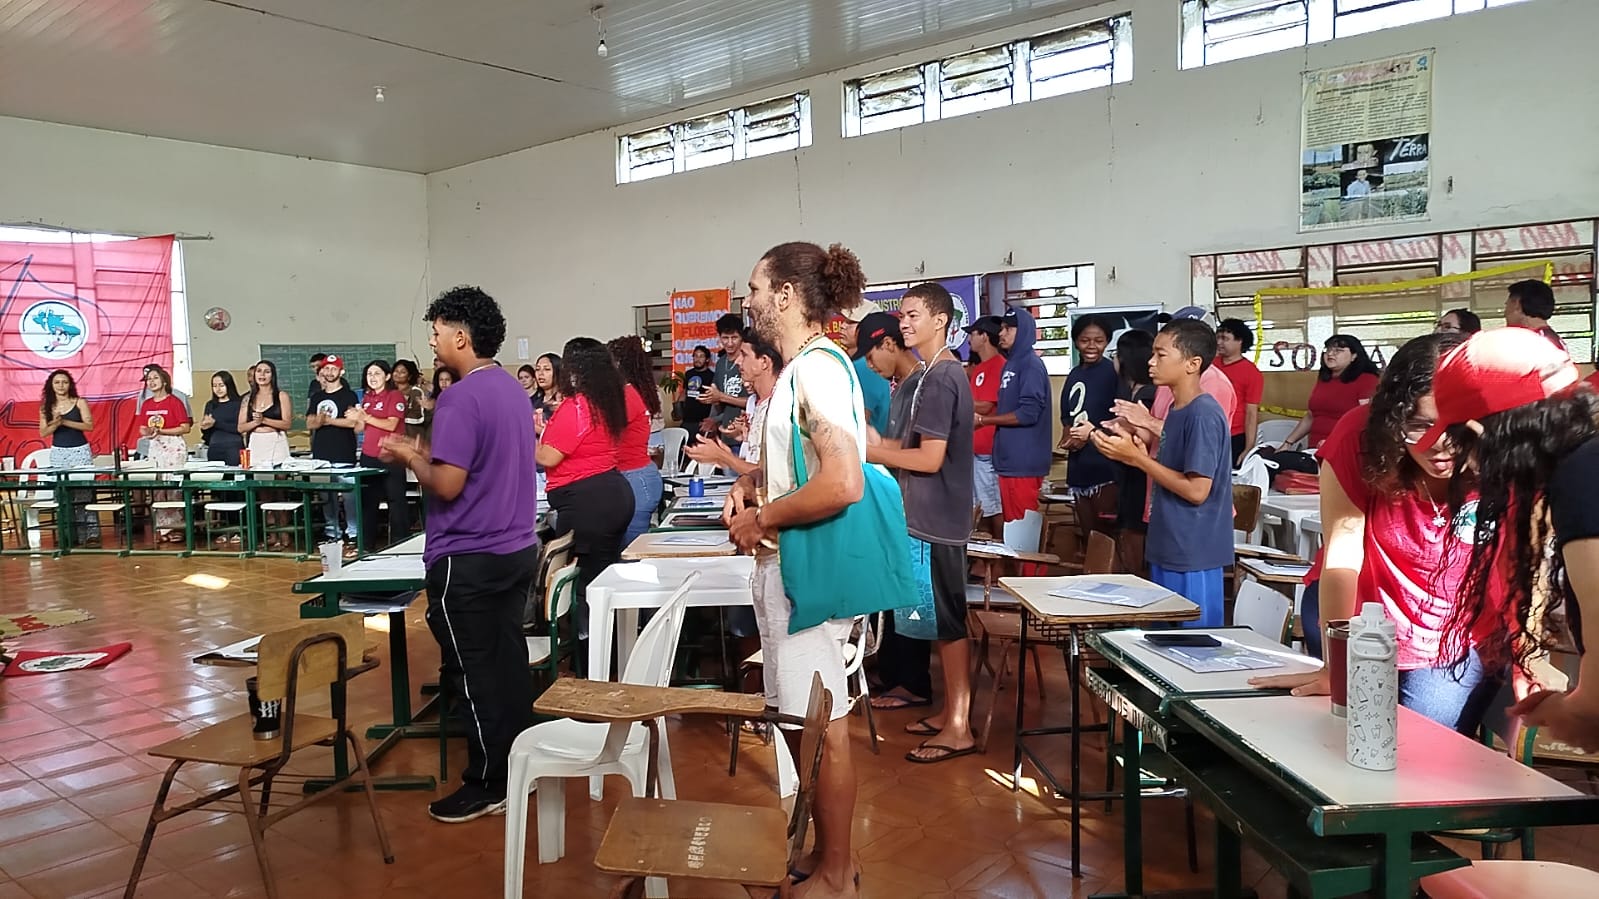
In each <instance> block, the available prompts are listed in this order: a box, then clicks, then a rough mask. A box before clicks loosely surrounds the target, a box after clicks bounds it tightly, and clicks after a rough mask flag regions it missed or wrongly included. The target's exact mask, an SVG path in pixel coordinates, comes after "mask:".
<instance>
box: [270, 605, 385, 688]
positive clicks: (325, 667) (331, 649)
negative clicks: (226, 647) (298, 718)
mask: <svg viewBox="0 0 1599 899" xmlns="http://www.w3.org/2000/svg"><path fill="white" fill-rule="evenodd" d="M322 637H332V638H334V639H332V640H328V641H327V642H323V643H317V644H315V645H312V646H308V647H306V649H305V651H304V652H302V653H300V658H299V671H298V676H296V677H293V678H291V677H290V665H291V664H292V663H293V662H294V653H295V650H296V649H298V648H299V646H300V644H301V643H304V642H305V641H307V640H315V639H318V638H322ZM339 642H342V643H343V644H344V660H345V667H349V666H350V664H351V663H352V662H354V661H356V660H359V659H360V658H361V654H362V652H363V651H364V650H365V649H366V621H365V619H364V618H363V617H362V616H360V615H357V614H354V613H351V614H348V615H336V616H334V617H332V618H316V619H312V620H310V621H307V622H305V623H304V624H299V625H296V626H294V627H291V628H286V629H284V630H281V631H274V632H272V633H270V634H266V635H265V636H263V637H262V638H261V644H260V645H259V646H258V647H257V648H256V658H257V659H258V661H257V664H256V693H257V695H259V696H260V697H261V698H262V699H263V700H271V699H285V698H288V693H289V682H290V680H291V679H292V680H293V681H294V686H295V689H296V690H297V691H298V690H303V689H304V688H306V687H325V686H327V685H329V684H331V683H333V682H335V681H338V680H340V679H342V678H343V677H344V670H343V669H341V668H340V667H339V647H338V643H339Z"/></svg>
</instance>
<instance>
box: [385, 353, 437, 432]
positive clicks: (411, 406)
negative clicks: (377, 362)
mask: <svg viewBox="0 0 1599 899" xmlns="http://www.w3.org/2000/svg"><path fill="white" fill-rule="evenodd" d="M389 377H390V380H392V381H394V389H395V390H398V391H399V392H400V395H401V396H403V397H405V436H407V437H413V438H415V437H420V436H422V431H423V429H424V428H426V426H427V419H428V416H427V412H426V409H427V405H426V404H425V403H424V402H423V401H424V400H426V399H427V393H426V392H425V391H424V390H423V389H422V371H421V369H419V368H417V367H416V363H415V362H412V361H411V360H409V359H396V360H394V370H393V371H392V372H391V373H390V375H389Z"/></svg>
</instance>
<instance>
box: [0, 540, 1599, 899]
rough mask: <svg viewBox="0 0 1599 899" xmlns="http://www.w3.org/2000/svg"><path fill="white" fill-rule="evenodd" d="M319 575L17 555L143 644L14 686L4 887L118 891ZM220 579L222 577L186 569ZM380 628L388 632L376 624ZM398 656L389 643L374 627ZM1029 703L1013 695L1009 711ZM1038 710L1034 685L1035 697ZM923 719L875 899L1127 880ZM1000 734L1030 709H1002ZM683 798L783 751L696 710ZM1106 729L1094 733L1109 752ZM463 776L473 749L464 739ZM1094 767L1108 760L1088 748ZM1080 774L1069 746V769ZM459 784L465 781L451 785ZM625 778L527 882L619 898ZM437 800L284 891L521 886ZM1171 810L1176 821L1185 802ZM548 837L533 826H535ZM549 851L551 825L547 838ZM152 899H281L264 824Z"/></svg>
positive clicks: (0, 851) (1113, 841)
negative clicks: (922, 751)
mask: <svg viewBox="0 0 1599 899" xmlns="http://www.w3.org/2000/svg"><path fill="white" fill-rule="evenodd" d="M312 571H314V566H310V565H296V564H295V563H292V562H284V561H240V560H232V559H229V560H177V559H168V558H160V557H142V558H132V559H117V558H111V557H93V558H91V557H83V556H77V557H71V558H67V559H60V560H48V559H37V560H30V559H22V558H5V559H0V612H16V611H22V610H25V609H39V608H83V609H86V610H88V611H90V612H92V613H93V614H94V615H95V619H94V620H93V621H88V622H84V623H82V624H76V625H70V626H68V627H64V628H59V629H56V630H54V631H50V632H46V633H43V634H38V635H34V636H31V637H28V638H26V639H24V640H20V641H18V644H17V645H19V646H22V647H25V648H35V649H40V648H63V649H67V648H88V647H94V646H98V645H102V644H105V643H110V642H117V641H122V640H128V641H132V642H133V644H134V651H133V652H132V654H130V655H128V656H127V657H125V658H123V659H121V660H119V661H117V662H116V663H115V664H113V665H112V666H110V667H109V668H106V669H102V670H97V671H78V672H67V673H61V674H53V675H43V676H36V677H24V678H0V899H21V897H36V899H54V897H68V896H94V895H99V894H102V893H103V894H108V895H109V894H118V893H120V892H121V890H122V889H123V886H124V884H125V883H126V879H127V876H128V872H129V870H130V867H131V864H132V860H133V855H134V852H135V846H136V844H137V841H138V839H139V836H140V834H141V833H142V829H143V826H144V822H145V819H146V815H147V812H148V808H149V804H150V801H151V799H152V798H153V796H154V793H155V787H156V782H157V780H158V778H159V773H160V771H161V770H162V767H163V766H162V765H160V764H159V762H158V761H157V760H155V759H151V758H149V757H148V756H145V755H144V754H143V752H144V750H145V749H146V748H148V747H150V746H152V745H155V744H156V743H159V742H162V741H165V740H167V739H170V738H172V737H174V736H176V735H179V734H182V733H186V732H189V731H192V730H194V729H196V728H199V727H201V726H203V725H205V724H208V723H212V722H215V721H220V720H223V719H225V718H228V717H232V716H234V715H236V714H238V713H240V712H241V711H242V710H243V709H244V692H243V690H244V677H245V674H244V673H243V672H242V671H240V670H238V669H228V668H215V667H203V666H196V665H193V664H192V663H191V662H190V659H191V658H192V657H193V656H194V655H196V654H198V653H199V652H200V651H203V650H205V649H209V648H213V647H216V646H219V645H222V644H225V643H229V642H232V641H234V640H238V639H241V638H243V637H245V636H247V635H249V634H252V633H259V632H261V631H263V630H268V629H271V628H274V627H278V626H284V625H288V624H291V623H293V622H295V621H297V603H298V598H297V597H295V596H293V595H292V594H291V593H290V592H289V584H290V583H291V582H292V581H293V580H295V579H297V578H299V577H303V576H306V575H307V574H309V573H311V572H312ZM196 573H200V574H207V575H212V576H215V577H219V578H225V579H226V580H227V582H228V583H227V584H226V586H223V587H221V588H220V589H208V588H205V587H199V586H191V585H189V584H186V583H184V581H183V579H184V578H185V577H187V576H189V575H191V574H196ZM408 626H409V628H410V631H411V633H410V637H411V640H410V642H411V670H412V672H413V681H414V682H415V683H416V684H418V685H420V683H421V681H422V680H423V678H424V675H426V674H427V673H428V672H430V671H432V670H434V669H435V668H436V665H437V649H436V648H435V646H434V644H433V641H432V638H431V636H430V635H429V634H428V631H427V628H426V626H425V625H424V624H423V623H422V619H421V615H420V604H419V605H418V610H417V611H416V612H414V613H413V614H412V615H411V616H410V619H409V622H408ZM369 627H372V624H371V623H369ZM370 636H371V639H372V641H373V642H374V643H377V644H380V645H381V646H382V647H383V649H382V650H380V652H379V655H380V656H381V657H383V658H384V662H385V665H386V664H387V643H386V640H385V639H384V635H383V634H381V633H379V632H376V631H372V632H371V633H370ZM1052 661H1053V662H1054V665H1053V668H1049V667H1048V666H1047V664H1046V673H1047V674H1048V675H1049V678H1050V683H1049V688H1050V692H1049V696H1050V714H1051V715H1060V714H1062V709H1063V708H1065V706H1064V698H1065V696H1066V685H1065V683H1064V678H1063V675H1062V672H1061V667H1060V660H1059V659H1058V658H1056V659H1053V660H1052ZM387 675H388V672H387V670H386V669H384V668H380V669H379V670H378V671H375V672H373V673H371V674H367V675H364V676H363V677H361V678H359V679H357V681H356V682H355V683H354V685H353V686H352V689H351V693H352V696H351V703H352V718H353V720H355V721H356V722H358V723H359V724H361V725H363V726H364V725H365V724H368V723H375V722H379V721H383V720H387V718H388V710H389V693H388V678H387ZM1013 699H1014V694H1012V693H1009V692H1007V693H1005V694H1002V701H1003V702H1005V703H1006V705H1007V706H1008V705H1009V703H1010V702H1011V701H1013ZM1029 701H1030V702H1032V703H1034V704H1035V705H1036V703H1037V697H1036V694H1034V695H1033V696H1030V697H1029ZM912 718H913V716H912V715H911V714H910V713H906V712H901V713H891V714H883V715H881V716H880V717H879V726H880V729H881V730H882V731H883V733H884V736H885V741H884V743H883V752H882V754H881V755H879V756H874V755H872V754H870V752H869V751H868V749H867V737H866V728H865V725H864V722H863V721H861V720H859V719H854V720H852V721H851V727H852V732H853V735H854V738H855V741H856V747H857V752H856V760H857V768H858V772H859V780H860V799H859V806H858V809H857V822H856V832H855V849H856V853H857V855H858V857H859V860H860V863H861V866H862V869H863V877H862V885H861V894H862V896H864V897H896V899H897V897H912V896H962V897H966V896H974V897H975V896H996V897H1033V896H1040V897H1041V896H1050V897H1063V896H1087V895H1089V894H1091V893H1097V892H1103V891H1109V890H1115V889H1119V888H1120V881H1121V869H1120V865H1121V851H1120V845H1121V824H1120V813H1119V812H1114V813H1111V814H1106V813H1105V812H1104V810H1103V807H1102V806H1099V805H1093V806H1091V807H1089V808H1088V809H1087V810H1086V811H1085V815H1084V822H1083V826H1084V843H1083V869H1084V877H1083V879H1082V880H1080V881H1076V882H1074V881H1073V880H1072V878H1071V876H1070V871H1069V869H1068V868H1067V867H1066V866H1067V865H1069V863H1070V857H1069V849H1068V846H1067V824H1066V819H1065V815H1064V813H1063V811H1062V809H1061V808H1060V805H1059V804H1058V803H1056V802H1054V801H1052V800H1051V801H1045V800H1040V799H1037V798H1034V797H1033V796H1031V795H1029V794H1028V793H1027V792H1025V791H1024V792H1019V793H1012V792H1011V791H1009V790H1008V789H1006V788H1005V787H1004V786H1002V785H1001V784H1000V783H999V781H998V779H997V778H998V776H999V775H998V774H997V772H996V771H995V770H994V769H1007V768H1008V766H1009V758H1010V754H1009V750H1008V745H1006V744H1005V741H1004V740H996V741H995V746H994V747H993V748H992V749H991V750H990V752H989V754H988V755H987V756H977V757H967V758H964V759H957V760H954V761H951V762H949V763H945V764H940V765H932V766H913V765H910V764H908V763H906V762H905V761H903V759H902V756H903V754H904V752H905V751H906V750H907V749H909V748H911V747H912V746H913V745H914V743H915V740H914V738H912V737H909V736H906V735H904V734H903V733H901V731H900V728H901V727H902V726H903V725H904V724H906V723H907V722H909V721H910V720H912ZM996 722H997V727H998V728H999V729H1001V730H1004V731H1007V732H1008V730H1009V728H1010V722H1011V715H1010V714H1008V713H1007V712H1006V711H1004V710H1001V711H1000V712H999V715H998V717H997V719H996ZM672 741H673V744H672V745H673V756H674V760H675V763H676V772H677V783H678V790H679V795H681V796H683V797H684V798H695V799H715V800H718V801H735V802H747V803H752V804H756V803H774V802H775V798H774V793H773V790H772V786H771V785H772V782H773V780H772V762H771V754H770V752H769V751H767V750H764V749H763V748H762V747H761V745H760V743H759V742H758V741H755V740H753V739H746V741H745V743H744V745H743V752H742V753H741V760H740V765H739V773H738V776H737V777H736V778H732V779H729V778H728V776H727V757H726V754H727V740H726V737H725V736H724V734H723V732H722V731H721V729H720V726H719V724H718V723H715V722H710V721H689V722H679V723H677V724H676V725H675V726H674V728H673V730H672ZM1094 742H1095V741H1094V740H1093V739H1090V740H1088V741H1085V745H1086V746H1089V747H1092V746H1093V744H1094ZM435 746H436V744H435V743H433V742H432V741H410V742H409V743H406V744H404V745H402V746H401V747H400V748H398V749H397V750H395V751H394V752H393V753H391V754H390V755H389V756H387V757H386V758H384V759H383V760H382V761H381V762H380V764H379V765H378V768H377V771H378V773H379V774H383V773H396V772H405V773H418V774H426V773H436V771H437V764H438V759H437V755H436V751H435ZM452 751H453V758H452V760H451V768H452V771H454V772H459V771H460V768H461V765H462V763H463V762H464V760H465V749H464V747H463V746H461V745H460V743H459V741H456V743H455V744H454V745H453V746H452ZM1087 758H1088V761H1087V762H1086V768H1087V770H1090V771H1093V770H1103V768H1102V767H1101V766H1102V764H1103V761H1102V759H1103V756H1102V755H1100V754H1098V753H1097V752H1094V751H1093V750H1092V748H1090V751H1089V754H1088V756H1087ZM326 766H327V756H326V754H323V755H322V756H315V755H307V756H306V761H305V762H302V763H301V764H299V765H298V766H297V767H298V768H299V769H301V770H304V771H317V770H325V769H326ZM1061 769H1062V770H1063V769H1064V759H1062V760H1061ZM228 776H229V775H228V773H227V772H226V771H224V770H221V769H211V770H206V769H197V770H194V771H192V772H188V773H185V774H183V775H181V776H180V783H181V784H182V788H183V789H184V790H186V791H192V790H195V789H199V788H204V787H206V786H209V785H211V784H212V783H214V782H220V778H225V777H228ZM452 786H453V785H452ZM623 790H625V785H623V784H622V783H621V782H620V781H617V782H613V783H612V784H610V785H608V788H607V791H606V801H605V802H604V803H601V804H594V803H590V802H589V801H588V799H587V797H586V793H585V791H584V788H583V785H582V784H572V785H571V789H570V790H569V793H568V804H567V808H568V813H567V831H568V837H567V856H566V858H565V859H563V860H562V861H561V862H559V863H557V864H553V865H539V864H537V863H536V858H537V855H536V853H537V849H536V847H535V846H530V847H529V856H530V858H529V864H528V866H527V878H526V883H525V894H526V895H528V896H530V897H531V896H543V895H552V896H572V897H588V896H602V895H604V894H605V892H606V890H607V889H608V887H609V884H608V882H607V879H606V878H604V877H603V876H600V875H598V874H597V873H596V872H595V871H594V869H593V867H592V864H591V861H592V858H593V854H594V851H595V848H596V846H597V844H598V841H599V838H600V836H601V834H602V833H603V832H604V829H605V825H606V822H607V821H608V819H609V815H610V812H611V809H612V808H613V807H614V804H615V802H616V800H617V799H618V798H619V796H621V795H622V792H623ZM429 798H430V796H429V795H427V794H419V793H384V794H380V798H379V803H380V806H381V808H382V812H383V815H384V819H385V821H386V823H387V826H388V830H389V835H390V839H391V840H392V842H393V847H394V853H395V856H396V861H395V864H393V865H384V864H383V863H382V860H381V858H380V857H379V853H378V848H377V840H376V837H375V835H374V833H373V830H372V825H371V819H370V817H369V816H368V814H367V812H366V810H365V807H364V804H363V802H362V800H361V798H360V797H359V796H358V795H346V796H340V797H337V798H334V799H331V800H328V801H327V802H325V803H322V804H319V805H316V806H313V807H311V808H310V809H309V810H307V811H305V812H303V813H301V814H300V815H298V816H295V817H291V818H289V819H287V820H285V821H284V822H282V823H281V824H279V825H278V826H276V827H274V828H273V829H272V830H270V831H268V833H267V847H268V852H269V854H270V857H271V864H272V867H273V870H274V871H275V872H276V874H277V877H278V881H279V887H280V890H281V895H283V896H286V897H294V899H310V897H321V896H339V897H349V899H362V897H367V896H373V897H376V896H385V897H411V896H416V897H422V896H439V895H453V896H462V897H468V896H470V897H479V896H494V895H497V894H498V893H499V891H500V890H501V870H502V867H501V865H502V860H503V855H502V848H501V847H502V845H503V835H504V823H503V819H501V818H484V819H480V820H478V821H475V822H471V823H468V824H463V825H455V826H449V825H443V824H438V823H436V822H434V821H432V820H430V819H429V818H428V817H427V814H426V810H425V804H426V802H427V800H428V799H429ZM1166 809H1170V810H1171V811H1170V813H1168V812H1166V811H1165V810H1166ZM1175 810H1176V806H1175V805H1172V804H1162V805H1152V806H1151V808H1150V812H1149V813H1148V814H1147V815H1146V825H1145V839H1146V846H1147V847H1148V850H1147V858H1148V862H1147V865H1148V875H1147V885H1148V886H1149V887H1150V888H1152V889H1162V888H1168V887H1178V886H1202V885H1204V884H1206V883H1208V876H1207V873H1206V871H1208V868H1209V863H1208V853H1209V848H1208V847H1209V844H1210V841H1209V838H1208V834H1207V833H1206V831H1207V830H1208V826H1209V824H1208V821H1207V820H1206V819H1205V818H1204V817H1203V815H1201V818H1200V831H1201V835H1200V840H1201V850H1200V854H1201V860H1202V871H1201V873H1200V874H1197V875H1195V874H1190V873H1189V872H1188V871H1187V867H1186V864H1185V859H1184V852H1183V849H1182V846H1183V842H1182V815H1181V814H1177V813H1175ZM535 830H536V828H534V827H532V826H531V825H530V834H531V833H532V832H533V831H535ZM1592 832H1593V829H1588V830H1569V831H1565V832H1558V831H1546V832H1542V833H1540V835H1539V849H1540V854H1541V855H1542V856H1543V857H1546V858H1551V859H1560V860H1571V861H1577V862H1579V863H1581V862H1584V861H1587V862H1588V863H1590V864H1591V860H1592V847H1593V846H1594V845H1595V844H1594V842H1593V838H1592ZM530 842H531V838H530ZM1246 873H1247V874H1248V877H1249V879H1251V880H1253V881H1255V882H1256V883H1257V885H1258V886H1259V888H1260V889H1261V891H1262V894H1263V895H1266V896H1279V895H1281V894H1282V892H1283V891H1282V886H1281V883H1280V882H1279V881H1278V880H1277V879H1276V878H1275V877H1274V876H1272V875H1269V874H1267V873H1266V872H1265V871H1264V869H1263V867H1262V865H1261V864H1260V863H1259V862H1258V861H1255V860H1253V859H1251V860H1250V861H1249V862H1248V863H1247V868H1246ZM139 895H141V896H150V897H158V899H187V897H199V896H249V897H254V896H260V895H264V890H263V887H262V885H261V880H260V875H259V872H258V870H257V867H256V861H255V858H254V854H253V852H252V850H251V848H250V839H249V834H248V832H247V831H246V830H245V827H244V823H243V821H242V820H240V819H239V817H238V816H236V815H217V814H210V815H207V814H201V813H195V814H191V815H188V816H185V817H183V818H179V819H177V820H175V821H172V822H169V823H168V824H166V825H164V826H163V827H162V828H161V829H160V830H159V831H158V832H157V835H156V839H155V843H154V848H153V850H152V853H151V858H150V861H149V863H148V864H147V866H146V869H145V874H144V878H143V881H142V882H141V886H140V891H139ZM674 895H677V896H690V895H692V896H741V895H743V893H742V892H741V891H732V890H725V889H719V888H717V887H713V886H710V885H705V884H692V883H688V884H681V885H679V886H678V887H677V889H676V890H675V891H674Z"/></svg>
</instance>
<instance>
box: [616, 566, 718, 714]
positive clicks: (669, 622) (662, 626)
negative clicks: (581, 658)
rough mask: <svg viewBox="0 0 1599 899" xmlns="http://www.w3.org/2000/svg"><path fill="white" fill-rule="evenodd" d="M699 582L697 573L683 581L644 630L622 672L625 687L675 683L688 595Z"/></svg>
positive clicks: (663, 685) (661, 685) (660, 685)
mask: <svg viewBox="0 0 1599 899" xmlns="http://www.w3.org/2000/svg"><path fill="white" fill-rule="evenodd" d="M699 579H700V573H699V572H698V571H695V572H691V573H690V574H689V576H688V577H686V578H684V579H683V585H682V586H681V587H678V588H677V590H676V591H675V592H674V593H673V594H672V595H671V597H670V598H669V599H667V600H666V602H664V603H662V604H661V607H660V609H658V610H656V612H655V617H654V618H651V619H650V623H649V624H647V625H645V626H644V632H643V633H641V634H639V636H638V642H637V643H635V644H633V654H632V655H630V656H628V659H627V669H626V670H625V671H623V672H622V683H624V684H643V685H645V686H650V687H665V686H667V685H668V684H670V683H671V680H672V660H673V659H674V658H676V656H677V638H678V637H679V636H680V635H681V634H682V632H683V613H684V610H685V608H686V606H687V600H688V591H689V590H690V589H691V588H693V586H694V584H695V583H696V582H698V581H699Z"/></svg>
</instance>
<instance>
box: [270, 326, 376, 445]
mask: <svg viewBox="0 0 1599 899" xmlns="http://www.w3.org/2000/svg"><path fill="white" fill-rule="evenodd" d="M395 349H396V347H395V345H394V344H392V343H333V344H328V343H263V344H261V356H260V358H262V359H265V360H267V361H268V362H271V363H272V364H273V365H276V366H277V367H278V386H279V387H281V388H283V389H284V390H286V391H288V393H289V399H290V400H291V401H293V404H294V426H295V427H296V428H303V427H305V395H306V393H307V391H309V390H310V389H311V365H310V360H311V355H312V354H313V353H328V354H331V355H335V356H338V357H340V358H341V359H343V360H344V379H345V380H346V381H349V382H350V387H351V388H352V389H354V390H359V389H361V386H362V385H361V370H362V369H364V368H365V367H366V364H367V363H368V362H371V361H372V360H373V359H382V360H383V361H384V362H388V363H391V364H392V363H393V362H394V360H395V359H396V358H398V357H396V356H395ZM239 389H240V390H241V391H243V392H246V393H248V391H249V388H248V387H247V386H246V385H244V384H240V385H239Z"/></svg>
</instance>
